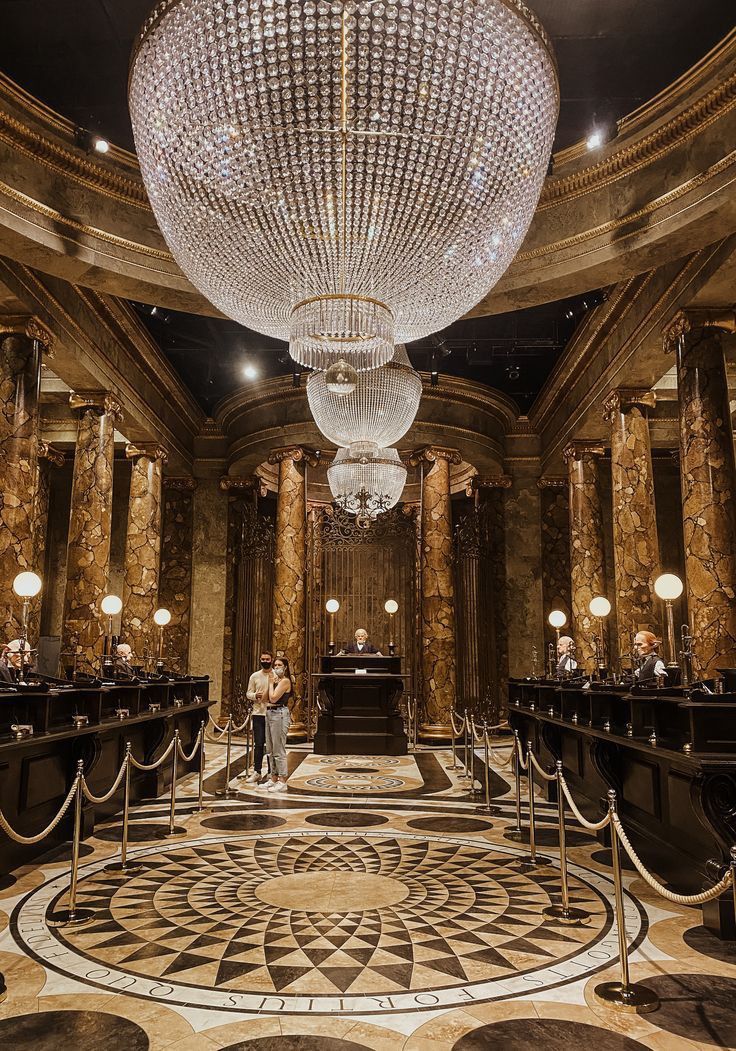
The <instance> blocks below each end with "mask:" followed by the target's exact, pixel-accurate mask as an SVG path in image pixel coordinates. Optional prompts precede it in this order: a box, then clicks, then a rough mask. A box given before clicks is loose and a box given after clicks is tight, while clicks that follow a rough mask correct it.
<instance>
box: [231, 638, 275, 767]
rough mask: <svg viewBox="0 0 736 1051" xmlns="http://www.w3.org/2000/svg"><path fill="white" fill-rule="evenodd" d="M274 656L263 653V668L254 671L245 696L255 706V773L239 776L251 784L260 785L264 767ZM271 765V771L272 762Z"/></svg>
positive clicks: (269, 653) (253, 715)
mask: <svg viewBox="0 0 736 1051" xmlns="http://www.w3.org/2000/svg"><path fill="white" fill-rule="evenodd" d="M272 664H273V654H272V653H271V651H270V650H263V652H262V653H261V666H260V668H259V669H258V670H257V671H254V672H253V674H252V675H251V677H250V679H249V680H248V689H247V690H246V691H245V696H246V697H247V698H248V700H249V701H250V702H251V704H252V705H253V708H252V715H251V719H252V722H253V773H252V774H249V773H248V771H247V770H246V771H245V773H243V774H239V775H238V776H239V777H241V778H245V779H246V780H247V781H249V782H250V783H251V784H256V785H257V784H260V781H261V768H262V767H263V756H264V754H265V751H266V709H267V707H268V686H269V683H270V681H271V665H272ZM267 762H268V763H269V771H270V760H267Z"/></svg>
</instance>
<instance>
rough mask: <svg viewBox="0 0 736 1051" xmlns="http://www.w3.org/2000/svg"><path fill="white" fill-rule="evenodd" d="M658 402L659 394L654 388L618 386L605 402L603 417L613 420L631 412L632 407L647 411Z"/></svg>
mask: <svg viewBox="0 0 736 1051" xmlns="http://www.w3.org/2000/svg"><path fill="white" fill-rule="evenodd" d="M656 404H657V395H656V394H655V392H654V391H653V390H639V389H635V388H631V387H617V388H616V390H612V391H611V393H610V394H609V395H608V397H607V398H606V399H605V401H604V402H603V419H604V420H607V421H608V422H611V421H612V420H614V419H615V418H616V416H619V415H621V414H622V413H627V412H630V411H631V410H632V409H640V410H641V411H642V412H644V413H646V412H647V411H648V410H649V409H653V408H654V407H655V405H656Z"/></svg>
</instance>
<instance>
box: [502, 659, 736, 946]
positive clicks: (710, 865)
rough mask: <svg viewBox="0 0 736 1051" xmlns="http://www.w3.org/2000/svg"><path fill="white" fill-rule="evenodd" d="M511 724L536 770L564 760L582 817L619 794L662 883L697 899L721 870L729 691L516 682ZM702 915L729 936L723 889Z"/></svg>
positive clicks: (735, 750)
mask: <svg viewBox="0 0 736 1051" xmlns="http://www.w3.org/2000/svg"><path fill="white" fill-rule="evenodd" d="M509 723H510V724H511V726H512V728H513V729H514V730H516V731H518V733H519V737H520V738H521V741H522V743H525V742H526V741H531V743H532V746H533V748H534V749H535V752H536V754H537V756H538V757H539V759H540V762H541V763H542V764H549V768H550V769H552V768H553V764H554V762H555V761H556V760H558V759H561V760H562V763H563V765H564V769H565V777H566V779H567V782H568V784H569V785H570V788H571V790H572V793H573V797H574V798H575V801H576V803H577V804H578V806H579V807H580V809H581V810H582V812H583V813H584V814H585V816H586V817H588V818H590V819H591V820H594V819H598V818H600V817H601V816H602V815H603V813H605V809H606V793H607V791H608V789H609V788H614V789H615V790H616V794H617V799H618V809H619V813H620V815H621V819H622V821H623V823H624V826H625V828H626V830H627V832H628V834H629V837H630V839H631V841H632V843H633V845H634V847H635V849H636V850H637V851H638V853H639V855H640V857H641V858H642V860H643V861H644V863H645V864H646V865H647V867H648V868H649V869H650V870H651V871H652V872H653V873H654V874H655V875H657V876H658V877H659V878H660V880H662V881H663V882H665V883H669V884H671V886H672V888H673V889H675V890H677V891H679V892H680V893H684V894H694V893H698V892H700V891H702V890H703V889H704V888H705V887H708V886H711V885H712V884H713V883H714V882H716V880H717V879H718V878H719V877H720V876H721V875H722V874H723V871H724V869H725V868H726V866H727V865H728V862H729V852H730V848H731V847H732V846H734V845H736V695H734V694H724V695H717V694H704V693H702V692H700V691H693V693H692V694H691V695H688V694H687V692H686V691H685V690H683V689H678V688H672V689H669V690H667V689H663V690H657V689H647V688H646V687H643V686H635V687H633V688H632V687H624V686H620V687H619V686H605V685H601V684H593V686H592V687H591V688H589V689H583V688H581V687H580V686H577V685H576V686H573V685H570V684H566V683H564V682H563V683H558V682H556V681H545V680H531V679H516V680H510V682H509ZM703 916H704V922H705V924H706V925H707V926H708V927H710V928H711V929H712V930H713V931H714V932H716V933H718V934H719V935H720V936H721V937H729V938H733V937H736V925H735V924H734V916H733V899H732V896H731V894H730V892H729V894H728V895H725V896H724V898H723V899H722V900H719V901H717V902H713V903H710V904H708V905H706V906H704V908H703Z"/></svg>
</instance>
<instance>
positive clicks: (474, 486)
mask: <svg viewBox="0 0 736 1051" xmlns="http://www.w3.org/2000/svg"><path fill="white" fill-rule="evenodd" d="M513 484H514V482H513V479H512V478H511V476H510V475H508V474H499V475H495V476H491V475H479V474H475V475H473V477H472V478H469V479H468V482H467V485H466V486H465V495H466V496H472V495H473V494H474V493H480V492H483V491H484V490H486V491H487V490H489V489H510V488H511V487H512V485H513Z"/></svg>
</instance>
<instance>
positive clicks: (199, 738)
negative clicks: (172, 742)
mask: <svg viewBox="0 0 736 1051" xmlns="http://www.w3.org/2000/svg"><path fill="white" fill-rule="evenodd" d="M203 729H204V724H202V726H201V727H200V729H199V733H198V734H197V739H196V741H195V742H194V748H193V749H192V750H191V752H190V753H189V755H187V754H186V752H185V751H184V749H183V748H182V746H181V741H180V740H178V739H177V742H176V750H177V752H178V753H179V758H180V759H181V760H182V761H183V762H185V763H191V761H192V759H194V757H195V755H196V754H197V752H198V751H199V749H200V747H201V745H202V731H203Z"/></svg>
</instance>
